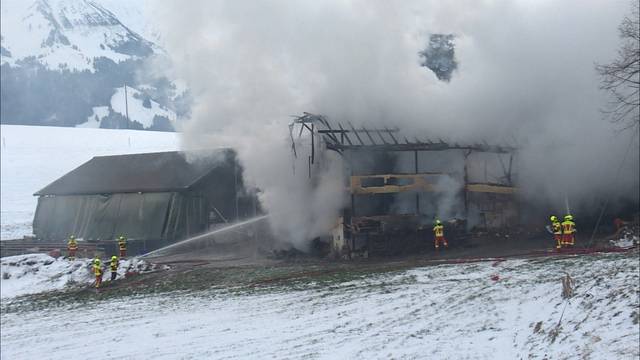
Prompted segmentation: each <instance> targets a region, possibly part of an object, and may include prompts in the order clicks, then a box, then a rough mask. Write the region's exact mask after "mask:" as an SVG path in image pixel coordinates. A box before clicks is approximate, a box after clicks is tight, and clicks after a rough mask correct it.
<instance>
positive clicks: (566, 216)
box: [564, 215, 573, 221]
mask: <svg viewBox="0 0 640 360" xmlns="http://www.w3.org/2000/svg"><path fill="white" fill-rule="evenodd" d="M564 219H565V220H567V221H571V220H573V216H571V215H565V216H564Z"/></svg>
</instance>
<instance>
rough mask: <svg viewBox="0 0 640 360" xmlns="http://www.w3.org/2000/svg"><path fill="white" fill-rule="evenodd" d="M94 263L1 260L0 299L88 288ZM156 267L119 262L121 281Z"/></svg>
mask: <svg viewBox="0 0 640 360" xmlns="http://www.w3.org/2000/svg"><path fill="white" fill-rule="evenodd" d="M91 264H92V259H75V260H73V261H72V260H68V259H65V258H62V257H58V258H53V257H51V256H49V255H45V254H26V255H16V256H7V257H3V258H2V259H1V260H0V273H1V274H2V286H1V287H0V294H1V295H0V298H2V299H9V298H13V297H16V296H21V295H26V294H37V293H41V292H47V291H52V290H61V289H64V288H69V287H73V286H87V285H91V284H92V283H93V282H94V281H95V276H94V275H93V272H92V267H91ZM108 265H109V264H108V259H107V260H105V262H104V263H103V267H104V268H105V275H104V277H103V281H104V282H105V283H107V282H109V280H110V271H109V270H108ZM153 269H154V265H153V264H148V263H146V262H145V261H144V260H141V259H139V258H132V259H127V260H120V262H119V267H118V278H122V277H124V276H125V274H126V272H127V271H131V272H144V271H146V270H153Z"/></svg>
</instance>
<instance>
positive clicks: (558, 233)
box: [550, 215, 562, 249]
mask: <svg viewBox="0 0 640 360" xmlns="http://www.w3.org/2000/svg"><path fill="white" fill-rule="evenodd" d="M550 219H551V231H553V239H554V240H555V241H556V249H561V248H562V225H560V220H558V217H557V216H555V215H551V218H550Z"/></svg>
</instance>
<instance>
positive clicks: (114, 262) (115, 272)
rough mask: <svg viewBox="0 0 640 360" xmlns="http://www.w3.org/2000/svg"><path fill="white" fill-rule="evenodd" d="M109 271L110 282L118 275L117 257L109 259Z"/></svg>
mask: <svg viewBox="0 0 640 360" xmlns="http://www.w3.org/2000/svg"><path fill="white" fill-rule="evenodd" d="M109 269H111V281H113V280H115V279H116V276H117V275H118V257H117V256H115V255H113V256H112V257H111V263H110V264H109Z"/></svg>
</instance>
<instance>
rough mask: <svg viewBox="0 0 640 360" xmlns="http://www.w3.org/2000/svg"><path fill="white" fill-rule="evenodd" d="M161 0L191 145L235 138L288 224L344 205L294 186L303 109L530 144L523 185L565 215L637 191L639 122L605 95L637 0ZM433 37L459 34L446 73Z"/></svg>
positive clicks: (417, 130) (310, 220)
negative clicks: (603, 78)
mask: <svg viewBox="0 0 640 360" xmlns="http://www.w3.org/2000/svg"><path fill="white" fill-rule="evenodd" d="M158 4H160V3H158ZM161 4H162V8H158V9H155V10H157V11H156V12H157V13H158V14H159V16H158V19H157V20H158V22H159V24H160V25H159V26H157V27H158V28H159V29H163V34H162V38H163V39H164V42H165V43H164V45H165V47H166V49H167V51H168V53H169V55H170V57H171V60H172V64H173V65H172V68H171V71H172V72H173V76H175V77H177V78H180V79H182V80H184V81H186V83H187V85H188V87H189V88H190V89H191V91H192V92H193V95H194V101H195V104H194V108H193V112H192V117H191V119H190V120H189V121H187V122H186V123H185V124H184V128H183V129H182V130H183V131H184V139H183V141H184V146H185V148H202V147H212V146H213V147H218V146H233V147H236V148H237V149H238V150H239V152H240V157H241V160H242V161H243V162H244V165H245V167H246V171H247V176H248V179H249V181H250V182H251V183H252V184H254V185H256V186H258V187H260V188H261V189H262V190H263V191H264V199H263V200H264V202H265V205H266V207H267V208H268V209H270V210H271V212H272V214H278V213H280V214H287V215H286V216H284V215H283V216H282V217H281V218H282V219H283V221H285V220H284V219H287V218H288V216H293V217H295V216H294V215H292V214H297V215H298V217H299V219H297V220H299V224H308V226H307V225H301V226H303V227H304V226H306V228H313V227H314V225H313V224H315V223H316V222H320V223H322V222H323V221H322V220H320V219H319V217H320V216H321V215H320V214H326V213H329V214H333V213H335V212H336V211H337V208H338V207H339V206H340V204H341V202H340V199H339V196H333V195H331V194H332V193H333V192H332V191H327V189H333V187H332V186H330V185H326V184H325V185H326V186H324V190H323V191H325V193H317V192H316V193H314V194H309V191H311V190H310V188H309V187H308V186H307V185H296V186H294V185H293V184H294V183H295V184H298V181H302V180H295V179H294V178H295V177H292V175H291V174H292V164H291V154H290V148H289V147H290V143H289V142H288V141H289V134H288V129H287V126H286V125H287V123H288V122H289V121H290V120H291V118H290V115H295V114H301V113H302V112H303V111H307V112H312V113H321V114H325V115H327V116H329V117H330V118H331V119H335V120H338V121H345V122H346V121H347V120H348V121H351V122H353V123H367V124H369V125H372V126H374V125H375V124H382V123H384V124H386V125H397V126H399V127H400V128H401V129H402V130H403V131H405V132H406V133H409V134H412V135H415V134H421V135H422V137H424V138H427V137H433V138H437V137H442V138H445V139H453V140H460V141H464V140H467V141H471V142H473V141H476V140H486V141H488V142H492V143H507V142H508V143H511V144H515V143H517V144H518V145H519V146H521V147H522V151H521V152H520V154H519V157H518V170H519V181H520V184H521V186H522V187H523V189H524V190H525V191H524V192H525V194H527V195H534V196H533V198H535V199H538V200H539V199H546V200H550V203H551V204H552V206H555V207H556V208H557V209H556V210H560V209H562V208H563V206H564V194H568V196H569V201H570V203H571V204H572V207H573V208H576V207H579V206H585V205H591V204H592V202H593V201H594V199H597V198H599V196H605V195H606V196H608V195H609V194H612V195H613V194H615V195H617V196H618V195H622V196H626V197H631V198H634V199H637V197H638V190H637V186H638V145H637V144H638V142H637V140H634V143H633V145H632V148H631V151H630V154H629V155H628V158H627V159H626V165H625V166H624V168H623V171H622V174H621V175H620V179H621V180H619V181H617V183H613V182H612V180H613V179H614V178H615V174H616V172H617V169H618V166H619V164H620V161H621V159H622V157H623V156H624V154H625V151H626V150H627V145H628V144H629V138H630V136H631V135H632V134H633V132H625V133H617V132H615V128H614V126H612V125H611V124H610V123H609V122H607V121H606V120H603V115H602V113H601V112H600V109H601V108H602V107H603V106H604V104H605V102H606V100H607V99H606V97H605V96H606V95H605V94H604V93H603V92H601V91H600V90H599V89H598V85H599V78H598V76H597V73H596V72H595V70H594V64H595V63H606V62H608V61H611V60H612V59H613V58H614V57H615V55H616V50H617V48H618V46H619V44H620V42H619V38H618V33H617V27H618V25H619V23H620V21H621V20H622V18H623V17H624V15H625V14H627V13H629V12H630V8H631V3H630V2H629V1H627V0H607V1H584V0H574V1H555V0H547V1H544V0H540V1H534V0H527V1H512V0H504V1H499V0H497V1H476V0H467V1H428V0H427V1H424V0H420V1H371V0H367V1H358V0H355V1H346V0H326V1H311V0H310V1H210V0H201V1H195V0H193V1H178V0H176V1H169V2H162V3H161ZM433 33H443V34H454V35H455V37H456V40H455V43H456V50H455V51H456V59H457V61H458V69H457V71H456V72H455V73H454V74H453V76H452V79H451V81H450V82H448V83H447V82H441V81H438V79H437V78H436V76H435V74H433V73H432V72H431V71H429V70H428V69H426V68H424V67H420V66H419V64H420V60H421V59H420V58H419V55H418V53H419V52H420V51H422V50H424V48H425V46H426V44H427V43H428V40H429V35H430V34H433ZM301 166H304V164H302V165H301ZM303 169H304V167H303ZM331 171H335V170H331ZM298 173H304V171H299V172H298ZM299 177H300V178H304V177H302V176H299ZM327 178H330V177H327ZM338 184H339V183H338ZM336 186H337V185H336ZM587 195H588V196H587ZM560 198H562V200H560ZM318 202H320V203H322V204H321V205H318V206H319V208H318V209H316V210H309V207H311V208H314V206H315V205H314V204H316V203H318ZM327 209H335V210H333V211H327ZM274 216H277V215H274ZM331 216H333V215H331ZM289 219H290V218H289ZM324 222H330V221H329V220H326V221H324ZM282 227H283V228H284V227H285V226H282ZM320 227H321V228H322V227H325V226H324V225H322V226H320ZM318 231H319V230H318ZM315 232H316V230H309V231H307V232H306V233H304V234H300V233H296V234H293V233H292V232H291V231H290V232H289V233H290V234H289V236H292V237H307V236H312V235H313V234H314V233H315ZM285 236H287V235H285Z"/></svg>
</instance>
